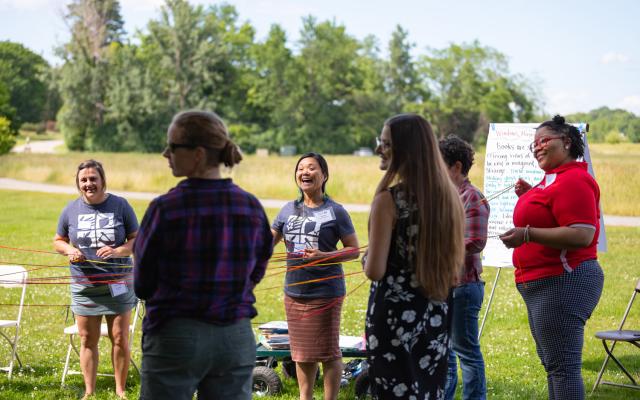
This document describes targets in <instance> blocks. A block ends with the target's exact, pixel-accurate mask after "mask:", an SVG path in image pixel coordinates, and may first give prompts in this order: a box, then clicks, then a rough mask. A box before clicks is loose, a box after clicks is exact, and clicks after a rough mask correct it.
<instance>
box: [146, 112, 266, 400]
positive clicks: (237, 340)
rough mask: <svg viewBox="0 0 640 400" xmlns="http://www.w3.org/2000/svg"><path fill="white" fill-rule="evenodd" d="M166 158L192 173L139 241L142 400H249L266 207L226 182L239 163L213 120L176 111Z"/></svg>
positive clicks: (158, 208)
mask: <svg viewBox="0 0 640 400" xmlns="http://www.w3.org/2000/svg"><path fill="white" fill-rule="evenodd" d="M163 155H164V156H165V157H166V158H167V159H168V161H169V167H170V168H171V170H172V172H173V175H174V176H186V177H187V179H185V180H183V181H181V182H180V183H178V185H177V186H176V187H175V188H173V189H171V190H170V191H169V193H167V194H165V195H162V196H160V197H158V198H156V199H155V200H153V201H152V202H151V204H150V205H149V208H148V209H147V212H146V214H145V216H144V218H143V220H142V224H141V226H140V230H139V231H138V232H139V235H138V236H137V240H136V242H135V244H134V255H135V268H134V288H135V292H136V295H137V296H138V297H139V298H141V299H144V300H146V316H145V318H144V321H143V325H142V328H143V337H142V371H141V388H140V398H141V399H153V400H158V399H171V400H174V399H185V400H186V399H188V400H191V398H192V397H193V394H194V392H195V391H196V390H197V391H198V397H199V398H203V399H240V400H250V399H251V382H252V372H253V367H254V366H255V343H256V342H255V338H254V336H253V330H252V328H251V322H250V320H251V318H253V317H254V316H255V315H256V314H257V312H256V309H255V308H254V306H253V304H254V303H255V301H256V298H255V296H254V294H253V288H254V287H255V285H256V284H258V282H260V280H261V279H262V278H263V276H264V274H265V270H266V267H267V262H268V260H269V258H270V257H271V252H272V240H273V238H272V234H271V229H270V227H269V222H268V221H267V216H266V214H265V212H264V209H263V208H262V206H261V205H260V202H259V201H258V200H257V199H256V198H255V197H254V196H253V195H252V194H250V193H247V192H245V191H244V190H242V189H241V188H240V187H238V186H236V185H235V184H234V183H233V182H232V181H231V179H222V177H221V174H220V170H219V165H220V164H221V163H224V164H225V165H227V166H233V165H234V164H237V163H238V162H239V161H240V160H241V158H242V156H241V155H240V152H239V150H238V148H237V147H236V145H235V144H234V143H233V142H232V141H231V140H230V139H229V138H228V135H227V132H226V127H225V126H224V124H223V123H222V120H220V119H219V117H218V116H217V115H215V114H213V113H209V112H202V111H188V112H184V113H181V114H178V115H177V116H176V117H174V119H173V122H172V123H171V126H170V128H169V132H168V134H167V148H166V149H165V151H164V153H163Z"/></svg>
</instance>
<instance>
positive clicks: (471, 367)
mask: <svg viewBox="0 0 640 400" xmlns="http://www.w3.org/2000/svg"><path fill="white" fill-rule="evenodd" d="M439 145H440V153H441V154H442V158H443V159H444V162H445V163H446V164H447V166H448V171H447V172H448V173H449V177H450V178H451V181H452V182H453V184H454V185H455V186H456V188H457V189H458V194H459V195H460V200H462V205H463V206H464V214H465V229H464V246H465V258H464V267H463V269H462V273H461V274H460V276H459V277H458V284H457V286H456V287H455V288H454V289H453V294H452V303H451V304H452V309H453V310H452V315H453V316H452V321H451V340H450V342H449V343H450V347H451V351H450V352H449V372H448V376H447V386H446V390H445V399H446V400H453V398H454V396H455V393H456V385H457V383H458V365H457V362H456V361H457V359H460V369H461V370H462V398H463V399H465V400H466V399H475V400H482V399H486V398H487V383H486V379H485V364H484V358H483V357H482V352H481V351H480V339H479V337H478V315H479V314H480V308H482V301H483V299H484V282H483V281H482V280H480V274H482V260H481V257H480V253H481V252H482V250H483V249H484V246H485V245H486V244H487V226H488V222H489V203H488V202H487V200H486V198H485V197H484V195H483V194H482V192H481V191H480V190H479V189H478V188H476V187H475V186H473V185H472V184H471V181H469V177H468V174H469V170H470V169H471V166H472V165H473V156H474V151H473V148H472V147H471V146H470V145H469V143H467V142H465V141H464V140H462V139H460V138H459V137H458V136H455V135H449V136H447V137H446V138H444V139H441V140H440V143H439Z"/></svg>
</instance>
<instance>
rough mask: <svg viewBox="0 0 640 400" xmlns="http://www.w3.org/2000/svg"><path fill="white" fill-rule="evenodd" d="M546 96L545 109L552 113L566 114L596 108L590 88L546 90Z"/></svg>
mask: <svg viewBox="0 0 640 400" xmlns="http://www.w3.org/2000/svg"><path fill="white" fill-rule="evenodd" d="M545 97H546V99H547V101H546V104H545V106H544V110H545V111H546V112H548V113H550V114H561V115H565V114H572V113H575V112H587V111H589V110H591V109H593V108H596V107H595V106H594V104H593V103H594V99H593V98H592V96H591V92H589V91H588V90H571V91H566V90H545Z"/></svg>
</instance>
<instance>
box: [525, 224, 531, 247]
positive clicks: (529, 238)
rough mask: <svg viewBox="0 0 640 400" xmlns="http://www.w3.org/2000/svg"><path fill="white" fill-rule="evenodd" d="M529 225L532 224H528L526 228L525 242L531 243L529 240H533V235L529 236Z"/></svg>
mask: <svg viewBox="0 0 640 400" xmlns="http://www.w3.org/2000/svg"><path fill="white" fill-rule="evenodd" d="M529 226H530V225H527V226H526V227H525V228H524V242H525V243H529V242H530V241H531V236H529Z"/></svg>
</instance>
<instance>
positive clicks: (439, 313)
mask: <svg viewBox="0 0 640 400" xmlns="http://www.w3.org/2000/svg"><path fill="white" fill-rule="evenodd" d="M389 191H390V192H391V195H392V196H393V199H394V202H395V205H396V216H397V220H396V225H395V227H394V229H393V232H392V238H391V248H390V250H389V258H388V260H387V271H386V273H385V275H384V277H383V278H382V279H381V280H380V281H377V282H373V283H372V284H371V291H370V293H369V305H368V309H367V317H366V325H365V330H366V339H367V354H368V361H369V376H370V378H371V385H372V392H373V396H374V398H376V399H408V400H439V399H444V386H445V382H446V374H447V352H448V347H449V334H448V327H449V322H448V312H447V311H448V307H447V303H446V302H441V301H430V300H429V299H428V298H425V297H424V295H423V294H422V289H421V288H420V285H419V283H418V281H417V279H416V275H415V272H414V262H413V260H414V257H415V243H416V239H417V234H418V225H417V224H416V223H415V221H417V219H418V218H417V215H416V214H417V206H416V203H415V202H412V201H410V200H409V199H408V198H407V194H406V192H404V191H402V190H400V189H399V188H398V186H394V187H391V188H390V189H389Z"/></svg>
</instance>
